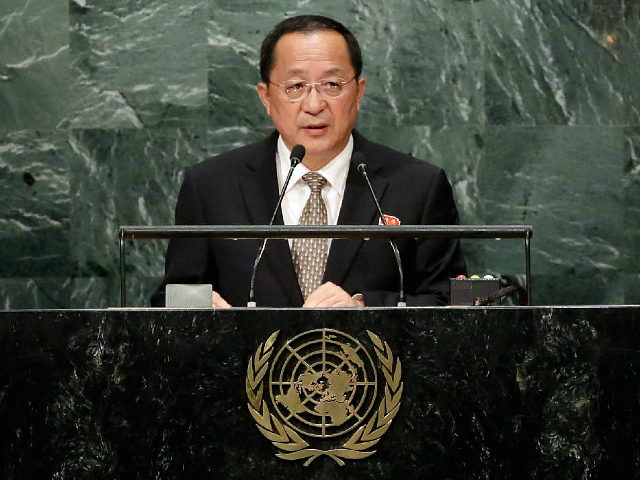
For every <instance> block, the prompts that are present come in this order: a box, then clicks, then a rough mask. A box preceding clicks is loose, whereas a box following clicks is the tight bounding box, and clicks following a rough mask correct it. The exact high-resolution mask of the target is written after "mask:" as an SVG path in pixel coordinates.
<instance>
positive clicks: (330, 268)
mask: <svg viewBox="0 0 640 480" xmlns="http://www.w3.org/2000/svg"><path fill="white" fill-rule="evenodd" d="M353 137H354V149H353V151H354V152H356V151H361V152H362V153H364V154H365V156H366V162H367V174H368V176H369V180H370V181H371V185H372V187H373V191H374V192H375V194H376V196H377V198H378V201H379V202H380V203H382V198H383V197H384V193H385V191H386V188H387V185H388V183H389V181H388V179H387V178H386V177H385V176H384V175H383V174H382V171H381V170H382V163H381V162H380V161H379V159H378V157H377V156H376V154H375V148H372V146H371V144H370V143H369V142H368V141H367V140H365V139H364V138H363V137H362V136H360V135H359V134H358V133H357V132H355V131H354V132H353ZM378 219H379V216H378V211H377V208H376V205H375V203H374V201H373V199H372V198H371V193H370V192H369V187H368V186H367V184H366V182H365V180H364V179H363V178H362V176H361V175H360V173H359V172H358V171H357V170H356V168H355V167H354V165H353V164H352V165H350V166H349V174H348V175H347V184H346V187H345V190H344V198H343V199H342V206H341V207H340V214H339V216H338V225H377V224H378ZM362 243H363V240H347V241H343V240H334V241H333V242H332V243H331V250H330V251H329V257H328V259H327V268H326V270H325V274H324V280H323V281H325V282H327V281H330V282H333V283H335V284H337V285H340V284H342V282H343V281H344V279H345V277H346V275H347V273H348V272H349V269H350V268H351V265H352V263H353V261H354V259H355V257H356V254H357V253H358V250H360V247H361V246H362Z"/></svg>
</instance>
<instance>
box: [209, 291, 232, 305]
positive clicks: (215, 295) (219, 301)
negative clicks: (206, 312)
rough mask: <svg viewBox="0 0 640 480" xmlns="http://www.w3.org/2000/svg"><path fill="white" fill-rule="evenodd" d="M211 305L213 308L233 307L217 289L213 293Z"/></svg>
mask: <svg viewBox="0 0 640 480" xmlns="http://www.w3.org/2000/svg"><path fill="white" fill-rule="evenodd" d="M211 306H212V307H213V308H231V305H229V304H228V303H227V301H226V300H225V299H224V298H222V297H221V296H220V294H219V293H218V292H215V291H214V292H212V293H211Z"/></svg>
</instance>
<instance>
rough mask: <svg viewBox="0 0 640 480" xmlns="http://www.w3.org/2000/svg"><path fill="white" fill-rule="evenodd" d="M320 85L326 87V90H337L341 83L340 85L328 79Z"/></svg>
mask: <svg viewBox="0 0 640 480" xmlns="http://www.w3.org/2000/svg"><path fill="white" fill-rule="evenodd" d="M322 86H323V87H324V88H326V89H327V90H337V89H339V88H340V87H341V86H342V85H340V83H338V82H333V81H328V82H323V84H322Z"/></svg>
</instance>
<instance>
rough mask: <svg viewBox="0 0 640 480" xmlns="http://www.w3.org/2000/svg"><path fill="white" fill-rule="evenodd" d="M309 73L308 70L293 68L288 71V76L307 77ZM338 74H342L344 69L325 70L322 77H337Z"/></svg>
mask: <svg viewBox="0 0 640 480" xmlns="http://www.w3.org/2000/svg"><path fill="white" fill-rule="evenodd" d="M307 73H309V72H308V71H307V70H303V69H301V68H292V69H291V70H287V76H291V75H305V74H307ZM338 73H342V69H340V68H338V67H336V68H331V69H329V70H325V71H324V72H323V73H322V76H327V75H335V74H338Z"/></svg>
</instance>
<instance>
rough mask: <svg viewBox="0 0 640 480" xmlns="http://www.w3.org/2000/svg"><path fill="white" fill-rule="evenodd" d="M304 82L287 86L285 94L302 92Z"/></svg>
mask: <svg viewBox="0 0 640 480" xmlns="http://www.w3.org/2000/svg"><path fill="white" fill-rule="evenodd" d="M304 85H305V84H304V82H298V83H294V84H291V85H288V86H287V93H295V92H299V91H301V90H304Z"/></svg>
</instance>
